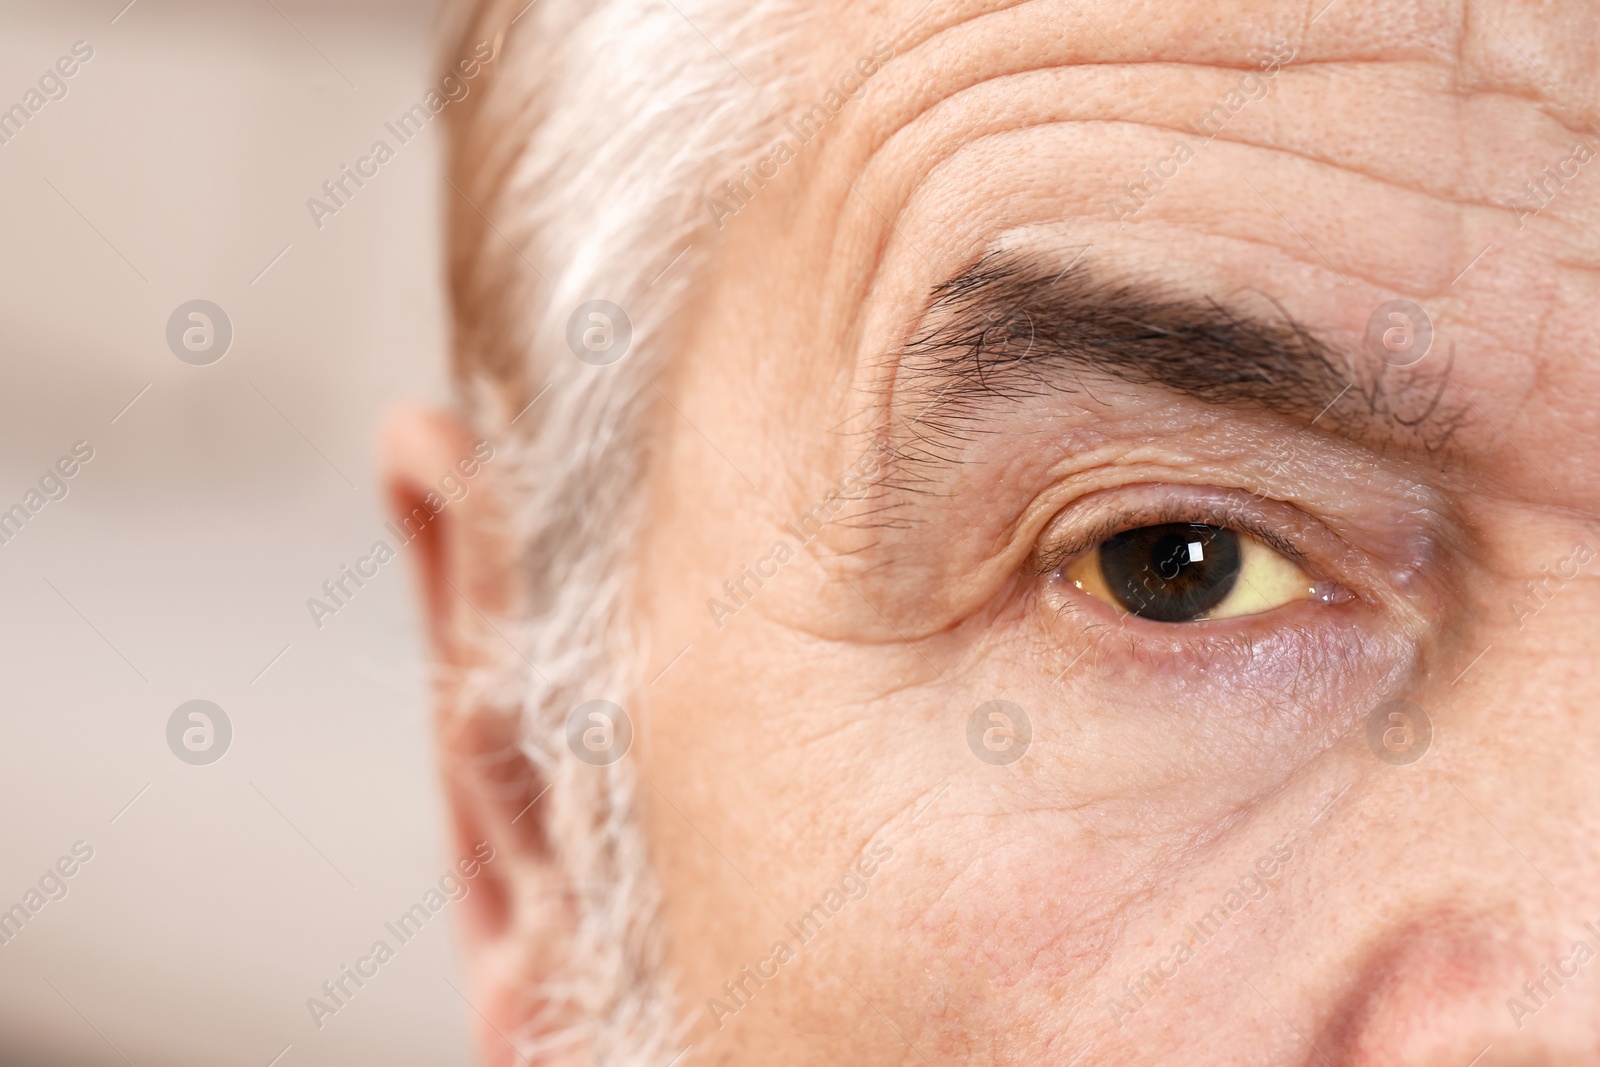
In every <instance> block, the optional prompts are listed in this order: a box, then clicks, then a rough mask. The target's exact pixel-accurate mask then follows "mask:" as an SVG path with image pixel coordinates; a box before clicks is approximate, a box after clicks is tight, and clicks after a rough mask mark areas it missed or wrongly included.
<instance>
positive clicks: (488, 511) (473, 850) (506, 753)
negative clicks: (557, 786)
mask: <svg viewBox="0 0 1600 1067" xmlns="http://www.w3.org/2000/svg"><path fill="white" fill-rule="evenodd" d="M380 454H381V461H382V464H383V469H384V481H385V485H386V488H387V493H388V502H389V508H390V511H391V512H392V514H393V525H394V528H395V530H396V531H397V532H398V534H400V535H403V536H404V537H405V538H408V539H409V540H408V542H407V544H408V545H409V551H410V554H411V557H412V560H413V562H414V564H415V568H416V575H417V586H418V589H419V591H420V594H421V599H422V611H423V615H424V618H425V619H426V623H427V633H428V639H429V643H430V645H431V648H432V653H433V660H434V666H435V684H434V703H435V713H434V724H435V732H436V737H437V745H438V753H439V762H440V771H441V774H442V777H443V781H444V792H445V799H446V803H447V804H448V805H449V808H450V824H451V826H452V830H453V833H452V837H453V840H452V842H451V852H450V862H451V866H452V868H453V869H454V870H456V872H457V873H458V874H462V875H465V873H466V872H467V871H469V870H472V869H473V868H474V866H476V868H477V873H476V874H475V875H474V876H473V877H472V878H471V879H465V878H464V879H463V880H464V881H465V882H466V884H467V886H468V892H467V895H466V897H465V898H463V899H462V900H461V901H460V903H459V904H456V905H453V907H452V910H454V911H456V912H457V919H458V926H459V928H460V929H461V930H462V932H463V933H464V935H465V947H466V955H465V958H466V963H467V971H468V985H469V988H468V989H467V990H460V991H458V992H461V993H462V994H463V995H464V996H467V997H469V998H470V1000H469V1002H470V1004H471V1008H472V1012H471V1017H472V1019H473V1021H474V1023H475V1024H476V1027H477V1031H478V1038H479V1044H480V1046H481V1048H482V1050H483V1055H484V1062H485V1063H488V1064H491V1065H495V1067H499V1065H505V1067H510V1065H512V1064H518V1065H521V1064H526V1063H530V1062H542V1063H553V1062H555V1061H553V1060H548V1059H535V1060H530V1059H529V1057H528V1055H527V1054H526V1053H525V1050H526V1049H527V1048H528V1047H529V1046H530V1045H531V1044H532V1042H533V1041H534V1040H536V1039H537V1037H538V1036H539V1035H538V1034H537V1033H533V1032H531V1030H530V1027H531V1026H532V1025H533V1022H534V1020H536V1019H538V1020H543V1019H544V1016H545V1015H546V1011H545V1010H544V1009H545V1008H546V1005H544V1004H543V1003H542V1002H541V1000H540V998H539V997H538V996H537V995H536V990H537V989H538V988H539V987H540V986H541V985H542V983H543V982H544V980H546V979H548V978H550V977H551V976H552V975H553V974H554V973H555V971H556V968H557V967H558V966H559V965H560V963H561V962H562V961H563V960H564V953H565V952H566V951H567V941H566V936H567V935H566V934H565V931H568V930H571V929H572V927H573V925H574V919H573V917H572V916H571V915H570V914H569V912H570V909H569V908H568V906H567V905H566V903H565V901H566V899H567V895H566V892H565V890H566V886H565V881H564V878H563V877H562V872H561V871H560V869H559V865H558V864H557V862H556V858H555V857H554V855H553V854H552V850H551V848H550V843H549V839H548V837H547V836H546V834H545V832H544V827H545V814H546V812H547V811H548V809H549V805H548V804H547V800H548V798H545V797H543V790H544V788H545V784H546V783H545V782H544V780H543V776H542V775H541V774H540V773H539V771H538V769H537V768H536V767H535V766H534V765H533V763H532V762H531V761H529V759H528V758H527V756H526V755H524V753H523V750H522V747H521V744H520V741H521V710H522V709H521V706H520V703H519V702H518V701H515V700H511V701H507V702H506V704H505V705H503V706H497V705H495V704H493V703H491V698H490V697H489V695H488V694H486V693H484V692H483V691H482V689H481V688H479V687H475V686H470V685H468V684H467V683H468V682H469V680H470V678H471V676H472V673H473V672H474V671H475V670H477V669H480V668H484V667H487V666H489V665H490V664H491V663H498V662H503V661H504V659H505V657H506V656H508V655H514V656H515V655H521V653H520V652H518V651H517V650H516V648H515V646H514V645H511V639H512V637H514V636H515V632H516V631H515V630H514V629H513V627H512V626H511V625H510V624H509V623H510V620H512V619H515V618H517V617H518V615H519V614H520V612H521V609H522V606H523V605H522V601H521V598H520V590H521V589H522V587H523V582H522V581H521V578H522V575H521V571H520V568H519V566H518V563H517V555H516V552H515V549H514V547H513V544H512V541H511V539H510V538H509V537H508V535H507V532H506V526H505V521H504V517H505V514H506V511H505V507H504V501H503V499H502V498H501V496H500V494H499V493H498V492H497V490H496V482H497V479H496V474H497V468H496V466H495V452H494V449H493V448H492V446H490V445H489V444H488V443H487V442H485V441H483V440H482V439H480V438H476V437H474V436H473V435H472V434H471V433H470V432H469V431H468V430H467V428H466V427H465V426H463V425H462V424H461V423H460V422H459V421H457V420H456V419H455V418H453V417H451V416H449V415H446V414H443V413H441V412H437V411H431V410H427V409H423V408H416V407H408V408H403V409H399V410H397V411H394V412H392V413H391V414H390V415H389V417H388V418H387V419H386V420H385V423H384V426H383V429H382V431H381V437H380ZM501 484H504V483H503V480H501ZM485 857H489V858H487V859H486V858H485ZM444 992H445V995H451V994H449V993H448V991H444ZM545 1022H546V1025H547V1024H548V1021H547V1020H545ZM513 1042H515V1043H516V1044H515V1046H513Z"/></svg>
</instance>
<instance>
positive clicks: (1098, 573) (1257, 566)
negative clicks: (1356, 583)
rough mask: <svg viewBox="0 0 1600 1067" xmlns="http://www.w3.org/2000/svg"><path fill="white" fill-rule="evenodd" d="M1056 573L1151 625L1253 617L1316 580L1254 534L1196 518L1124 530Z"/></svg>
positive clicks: (1311, 589)
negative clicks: (1155, 623) (1189, 520)
mask: <svg viewBox="0 0 1600 1067" xmlns="http://www.w3.org/2000/svg"><path fill="white" fill-rule="evenodd" d="M1062 576H1063V577H1064V578H1065V579H1066V580H1067V581H1069V582H1071V583H1072V585H1074V586H1075V587H1077V588H1078V589H1080V590H1082V591H1083V592H1084V593H1086V594H1088V595H1089V596H1091V597H1094V598H1095V599H1096V600H1099V601H1101V602H1102V603H1104V604H1108V605H1110V606H1111V607H1112V608H1113V609H1115V610H1117V611H1121V612H1127V613H1130V614H1133V615H1137V616H1139V617H1140V618H1145V619H1150V620H1152V621H1154V622H1200V621H1206V620H1220V619H1231V618H1237V617H1240V616H1245V615H1259V614H1261V613H1263V612H1267V611H1272V610H1274V609H1275V608H1281V607H1283V606H1285V605H1287V604H1291V603H1293V602H1295V601H1297V600H1311V599H1314V598H1316V597H1318V595H1319V590H1318V584H1319V583H1318V582H1317V580H1316V579H1314V578H1312V577H1311V576H1310V575H1308V574H1307V573H1306V572H1305V570H1304V569H1303V568H1302V567H1301V566H1300V565H1299V564H1298V563H1296V562H1295V561H1294V560H1292V559H1290V558H1288V557H1287V556H1285V555H1283V554H1282V553H1280V552H1279V551H1277V550H1276V549H1274V548H1272V547H1270V546H1269V545H1266V544H1264V543H1263V542H1262V541H1260V540H1259V539H1258V538H1255V537H1253V536H1251V535H1250V534H1248V533H1245V532H1243V531H1240V530H1233V529H1229V528H1228V527H1226V526H1212V525H1209V524H1206V523H1198V522H1189V523H1161V524H1158V525H1154V526H1140V527H1136V528H1134V529H1129V530H1123V531H1121V532H1119V533H1116V534H1113V535H1112V536H1110V537H1108V538H1106V539H1105V540H1104V541H1101V542H1100V543H1099V544H1097V545H1095V546H1094V548H1092V549H1090V550H1089V551H1088V552H1085V553H1084V554H1083V555H1081V556H1079V557H1078V558H1077V559H1076V560H1073V561H1072V562H1071V563H1070V564H1068V565H1067V566H1066V567H1065V568H1063V570H1062Z"/></svg>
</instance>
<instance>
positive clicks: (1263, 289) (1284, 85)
mask: <svg viewBox="0 0 1600 1067" xmlns="http://www.w3.org/2000/svg"><path fill="white" fill-rule="evenodd" d="M1597 20H1600V15H1597V13H1596V11H1595V9H1594V8H1593V7H1592V5H1588V4H1584V3H1581V2H1576V0H1575V2H1569V3H1556V4H1546V5H1540V6H1539V8H1538V10H1537V11H1535V10H1533V9H1532V8H1530V7H1528V6H1526V5H1484V4H1476V3H1467V4H1465V5H1464V6H1463V5H1460V4H1454V3H1450V4H1446V3H1417V4H1402V3H1385V2H1375V0H1333V3H1331V4H1329V3H1327V2H1326V0H1313V3H1311V4H1309V5H1308V4H1307V3H1303V2H1282V3H1273V2H1267V3H1263V2H1260V0H1253V2H1249V3H1232V4H1230V3H1221V4H1218V3H1215V2H1211V0H1203V2H1202V0H1195V2H1190V0H1174V2H1167V3H1160V4H1139V3H1124V2H1115V3H1113V2H1099V3H1096V2H1090V0H1061V2H1056V0H1050V2H1045V0H1029V2H1024V3H955V4H951V3H944V2H938V0H935V2H934V3H928V4H924V3H923V2H922V0H910V2H908V3H903V4H902V3H891V4H874V5H857V4H844V5H840V6H839V7H838V9H837V11H835V12H833V13H832V15H831V16H830V17H829V18H827V19H826V20H817V22H816V23H815V24H814V25H813V29H812V30H810V31H807V32H810V33H812V34H813V36H812V38H811V40H810V41H809V46H808V47H804V48H800V49H797V50H796V53H795V54H796V55H800V56H803V57H804V64H805V66H806V71H805V72H804V73H803V74H801V75H798V76H795V77H793V78H792V79H790V82H789V84H790V85H791V86H792V90H791V92H790V94H789V95H790V98H791V99H792V101H793V103H792V104H791V105H790V107H791V110H792V112H793V113H794V118H796V119H798V118H799V117H800V116H802V115H804V114H807V113H812V114H817V113H818V112H817V110H816V108H815V106H814V105H819V104H821V105H824V106H827V107H828V108H829V109H830V114H831V117H830V118H829V120H828V121H827V124H826V125H825V127H824V128H822V130H821V132H820V133H819V134H817V135H816V136H815V137H814V138H808V139H806V140H805V141H804V142H803V143H802V142H801V141H800V139H799V138H798V137H794V136H793V134H794V133H795V132H804V133H809V132H810V130H809V128H807V127H804V126H803V125H797V124H796V123H795V122H793V121H791V122H790V123H789V124H788V125H786V126H785V132H784V137H785V139H786V140H788V141H790V142H793V146H794V149H795V158H794V160H793V161H792V162H789V163H785V164H784V166H783V167H781V168H777V169H778V171H779V176H778V178H776V179H775V180H774V181H773V183H772V185H771V187H770V188H769V189H763V190H762V191H761V192H760V194H759V196H758V197H756V198H755V199H753V200H752V201H751V203H750V209H749V210H746V211H743V212H741V213H740V215H739V216H738V218H736V219H735V220H734V222H733V224H731V225H730V227H729V229H728V230H727V231H724V232H722V233H720V234H719V239H720V240H721V241H722V242H723V244H722V254H721V257H720V260H721V267H722V268H723V269H722V270H721V271H720V272H718V274H717V275H716V277H715V278H714V280H713V284H714V285H715V286H718V287H720V288H722V289H723V290H725V291H727V292H728V293H730V294H732V295H733V296H734V298H735V299H736V300H737V301H738V305H739V308H740V311H739V314H740V316H741V319H742V320H743V321H744V324H745V326H746V328H748V329H749V330H750V331H751V333H752V335H753V336H754V337H758V338H759V337H762V336H766V337H768V338H769V339H770V341H771V343H770V344H767V345H765V346H761V345H757V346H755V347H757V348H764V349H765V350H766V351H768V352H769V353H781V355H773V356H772V357H771V358H772V359H773V361H774V362H773V363H772V364H771V365H769V366H767V367H765V368H764V370H765V373H767V374H768V375H769V376H770V377H772V378H773V379H775V380H777V381H779V382H786V383H788V385H789V388H788V389H786V390H784V391H782V392H781V393H779V392H774V394H773V395H784V396H785V397H786V398H787V400H786V402H791V403H793V402H795V400H794V398H800V399H799V400H798V405H799V406H800V407H801V408H806V409H808V416H809V417H808V418H806V419H803V420H798V421H797V420H785V422H784V423H783V426H782V428H781V429H780V430H779V431H778V432H779V434H780V436H781V435H783V434H784V433H789V434H792V433H793V432H794V431H795V429H796V428H798V427H810V428H811V429H813V430H815V431H816V436H818V437H820V438H825V437H826V436H827V433H826V428H829V427H837V426H839V425H840V424H841V423H842V422H844V421H849V420H857V421H858V422H862V421H871V419H872V418H873V417H874V415H873V413H872V411H871V410H870V409H871V407H872V405H873V404H875V403H877V401H878V399H881V398H882V397H883V396H884V395H886V393H887V392H888V390H886V389H885V388H883V386H885V385H886V384H888V383H889V381H890V380H892V377H893V374H894V360H893V358H892V353H894V352H895V351H897V350H898V348H899V347H900V346H901V345H903V343H904V342H905V340H906V339H907V337H908V336H910V335H911V334H912V333H914V331H915V330H916V328H917V326H918V324H919V322H920V317H921V316H922V315H923V313H924V311H925V309H926V307H927V303H928V297H929V294H931V293H932V292H934V291H935V290H936V289H937V288H938V287H939V286H941V285H943V284H944V283H946V282H948V281H949V280H950V279H952V278H956V277H958V276H959V275H961V273H962V272H963V271H965V270H968V269H970V268H971V267H972V266H973V264H974V263H976V262H978V261H980V260H981V259H982V258H983V257H984V256H985V255H988V254H992V253H994V252H995V251H997V250H1018V251H1023V252H1027V253H1029V254H1039V255H1045V256H1055V257H1058V258H1059V260H1060V262H1061V263H1062V266H1063V267H1065V266H1066V265H1067V264H1068V263H1069V262H1079V261H1080V260H1081V263H1082V264H1083V265H1087V266H1091V267H1093V268H1095V269H1097V270H1101V271H1104V272H1106V273H1108V274H1109V275H1111V276H1114V277H1117V278H1119V279H1127V278H1135V279H1145V280H1149V281H1151V282H1154V283H1158V284H1160V285H1161V286H1163V287H1164V288H1165V289H1167V290H1169V291H1175V292H1178V293H1182V294H1185V295H1190V296H1194V297H1197V298H1205V299H1233V298H1236V297H1239V296H1240V294H1247V293H1253V294H1259V295H1262V296H1265V297H1267V298H1269V299H1270V300H1271V301H1273V302H1275V303H1277V304H1279V305H1281V306H1282V307H1283V308H1284V309H1285V310H1286V311H1287V312H1288V313H1290V314H1292V315H1293V317H1294V318H1295V319H1296V321H1299V322H1302V323H1304V324H1306V325H1307V327H1308V328H1310V329H1312V330H1314V331H1316V332H1317V334H1318V336H1319V337H1322V338H1324V339H1326V340H1328V341H1329V342H1330V343H1333V344H1336V345H1343V346H1344V347H1345V348H1347V349H1350V350H1353V351H1359V350H1360V349H1361V347H1362V345H1363V340H1364V337H1365V334H1366V332H1367V329H1368V326H1369V321H1370V320H1371V319H1372V317H1373V314H1374V312H1375V311H1376V309H1378V308H1379V307H1380V306H1382V305H1384V304H1385V303H1386V302H1388V301H1390V300H1393V299H1395V298H1397V297H1403V298H1406V299H1409V300H1411V301H1414V302H1416V303H1417V304H1418V305H1420V306H1422V307H1423V308H1424V309H1425V310H1426V312H1427V314H1428V316H1429V317H1430V318H1431V320H1432V321H1433V324H1434V327H1435V334H1436V336H1437V338H1438V339H1439V348H1440V351H1441V353H1442V352H1443V351H1444V350H1445V348H1446V346H1448V347H1449V350H1450V351H1453V352H1455V353H1456V356H1457V359H1456V363H1455V364H1454V368H1453V370H1452V372H1451V377H1452V388H1453V389H1460V390H1462V391H1463V397H1462V402H1463V404H1464V405H1465V406H1468V407H1470V408H1471V409H1472V410H1474V411H1476V412H1477V414H1478V415H1479V416H1481V418H1482V420H1483V421H1484V422H1485V423H1487V424H1488V426H1489V427H1490V428H1491V429H1486V430H1485V433H1488V434H1489V435H1490V436H1494V435H1496V434H1500V431H1501V430H1505V431H1507V432H1512V433H1513V436H1516V434H1515V432H1514V425H1516V424H1522V423H1526V424H1527V425H1529V426H1530V427H1532V428H1533V431H1534V432H1535V434H1537V433H1539V432H1544V431H1546V430H1549V429H1551V428H1554V427H1562V428H1564V429H1566V430H1568V431H1570V430H1574V429H1576V430H1580V431H1581V432H1583V433H1586V434H1590V435H1593V434H1595V432H1596V427H1595V425H1594V421H1595V420H1594V417H1593V416H1591V415H1589V414H1588V411H1589V410H1590V409H1591V408H1592V407H1593V404H1592V403H1591V401H1592V399H1593V398H1594V397H1595V396H1596V395H1597V394H1600V377H1597V374H1596V370H1597V361H1596V360H1595V359H1594V358H1593V356H1592V354H1591V353H1592V352H1593V346H1592V344H1591V342H1590V339H1589V337H1590V330H1589V321H1590V316H1589V313H1588V311H1587V308H1588V307H1590V306H1592V305H1593V302H1594V300H1595V297H1596V296H1597V295H1600V293H1597V292H1596V288H1597V287H1596V285H1595V279H1596V277H1597V275H1596V272H1595V268H1596V266H1597V265H1600V226H1597V225H1595V223H1596V222H1597V221H1600V166H1590V165H1589V159H1590V158H1591V157H1592V156H1593V154H1594V151H1596V150H1600V134H1597V133H1596V132H1595V130H1594V128H1593V117H1594V113H1595V101H1596V69H1597V68H1596V65H1595V62H1594V60H1595V59H1596V55H1595V52H1596V47H1597V46H1596V43H1595V42H1596V41H1597V39H1600V35H1597V33H1596V29H1597ZM880 41H887V42H890V43H892V44H893V46H894V56H893V58H892V59H891V60H890V61H888V62H887V63H883V64H882V65H881V69H878V70H876V71H875V72H874V73H872V74H871V75H870V76H867V77H865V78H862V79H859V80H860V81H861V83H862V84H861V87H860V88H859V89H858V90H857V91H856V92H854V93H852V94H849V95H846V96H843V97H842V103H841V102H840V101H841V96H840V94H837V93H833V91H834V90H835V89H836V88H838V87H840V86H844V87H846V88H848V87H849V86H851V85H853V84H854V82H850V81H844V80H843V79H844V78H845V77H846V76H848V75H849V74H850V73H851V72H852V71H859V70H860V69H862V68H861V67H860V66H859V62H858V61H859V60H860V59H862V58H863V57H866V56H869V55H871V54H872V53H873V51H874V47H875V45H877V43H878V42H880ZM830 93H833V95H832V96H830V95H829V94H830ZM834 105H838V106H834ZM752 263H755V264H759V268H758V269H757V270H754V271H752V270H750V269H749V268H750V266H751V264H752ZM797 348H798V349H800V351H798V352H797V351H796V349H797ZM796 357H799V358H796ZM755 358H756V361H757V362H758V363H759V362H760V360H761V359H762V357H761V355H760V354H757V356H756V357H755ZM1557 380H1559V381H1560V383H1561V386H1560V388H1559V389H1552V388H1550V384H1551V383H1552V382H1553V381H1557ZM864 398H865V399H864ZM1502 436H1503V435H1502ZM1518 447H1519V448H1524V449H1527V450H1529V451H1530V452H1531V451H1537V450H1538V448H1539V442H1538V441H1537V440H1533V439H1531V438H1522V437H1519V439H1518ZM1511 451H1512V453H1513V458H1514V453H1515V449H1513V450H1511ZM836 459H837V457H836V456H829V457H827V458H825V459H823V458H819V462H820V463H821V464H822V465H824V466H826V465H828V464H829V463H832V462H834V461H836ZM1534 462H1535V464H1536V465H1537V460H1534ZM1508 469H1509V468H1508ZM1527 473H1528V472H1527V470H1526V469H1525V468H1524V470H1523V471H1522V475H1523V476H1524V477H1525V476H1526V475H1527ZM1545 488H1547V489H1553V488H1554V487H1553V486H1552V485H1545ZM1572 488H1575V486H1574V485H1570V484H1563V486H1562V492H1563V493H1564V492H1567V491H1569V490H1570V489H1572ZM1582 488H1583V489H1584V491H1586V492H1595V493H1596V495H1597V497H1600V482H1597V483H1596V484H1595V485H1592V486H1583V487H1582ZM1552 495H1556V494H1552Z"/></svg>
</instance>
